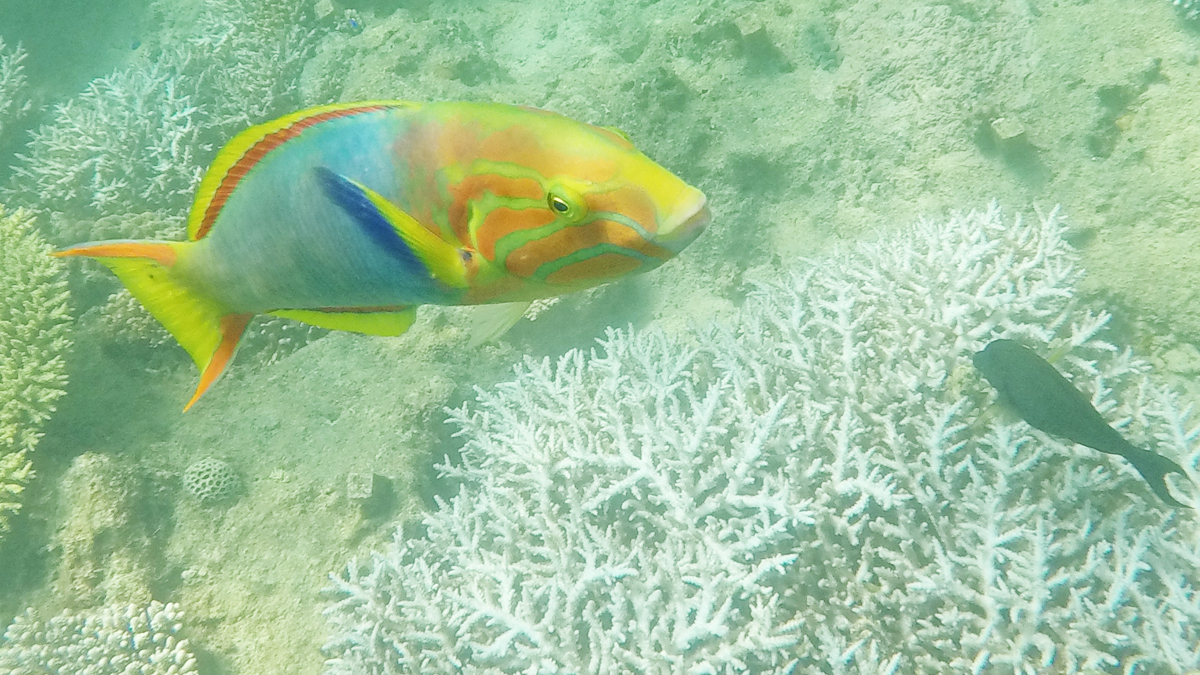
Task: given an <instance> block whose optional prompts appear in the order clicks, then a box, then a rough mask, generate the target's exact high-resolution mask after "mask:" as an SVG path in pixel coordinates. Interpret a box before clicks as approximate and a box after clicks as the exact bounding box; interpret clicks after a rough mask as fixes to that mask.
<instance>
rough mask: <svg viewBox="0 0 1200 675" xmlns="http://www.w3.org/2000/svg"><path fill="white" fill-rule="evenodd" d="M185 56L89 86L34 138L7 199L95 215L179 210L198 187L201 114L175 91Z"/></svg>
mask: <svg viewBox="0 0 1200 675" xmlns="http://www.w3.org/2000/svg"><path fill="white" fill-rule="evenodd" d="M183 59H184V56H183V55H181V54H179V53H178V52H175V51H170V50H168V51H166V52H165V53H164V55H163V57H162V59H161V60H160V61H156V62H154V63H150V64H145V65H141V64H139V65H135V66H130V67H128V68H125V69H124V70H119V71H117V72H115V73H113V74H112V75H109V76H107V77H102V78H98V79H96V80H93V81H92V82H91V83H90V84H89V85H88V88H87V90H86V91H84V92H83V94H81V95H80V96H79V97H77V98H75V99H73V100H71V101H68V102H67V103H64V104H62V105H59V106H58V107H57V109H56V110H55V113H54V120H53V121H52V122H51V123H49V124H45V125H43V126H42V127H41V128H39V129H38V130H37V131H35V132H34V133H33V138H32V140H31V141H30V143H29V147H28V154H27V155H25V156H20V159H21V163H20V164H18V165H17V166H16V167H14V169H13V170H14V173H15V174H16V178H17V180H16V182H15V186H14V187H13V189H12V190H11V192H10V194H12V195H15V196H18V197H19V196H20V195H22V194H24V195H37V196H38V199H39V201H38V203H37V204H36V206H37V207H38V208H45V209H49V210H53V211H68V212H71V213H75V214H89V215H93V216H100V215H105V214H111V213H129V212H134V211H141V210H150V209H168V210H169V209H176V210H179V209H182V208H183V207H184V206H185V205H186V204H187V203H188V200H189V199H190V197H191V195H192V191H193V189H194V188H195V186H196V184H197V183H199V181H200V176H201V173H202V169H203V167H201V166H200V162H199V161H198V159H197V153H198V151H199V150H200V148H199V147H198V146H199V143H198V138H199V133H200V121H199V110H198V108H197V106H196V105H195V103H194V102H193V98H192V96H190V95H189V94H188V93H185V92H184V91H183V90H182V88H181V87H180V86H179V83H178V78H177V73H178V69H179V67H180V66H181V63H182V61H183Z"/></svg>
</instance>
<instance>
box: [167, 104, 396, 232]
mask: <svg viewBox="0 0 1200 675" xmlns="http://www.w3.org/2000/svg"><path fill="white" fill-rule="evenodd" d="M418 105H419V104H417V103H409V102H407V101H360V102H357V103H334V104H331V105H322V106H317V107H315V108H308V109H307V110H301V111H299V112H294V113H292V114H290V115H284V116H283V117H280V118H279V119H276V120H272V121H270V122H266V123H264V124H259V125H257V126H253V127H250V128H249V129H246V130H245V131H243V132H242V133H240V134H238V135H237V136H234V137H233V140H231V141H229V143H227V144H226V145H225V147H224V148H222V149H221V152H220V153H218V154H217V158H216V159H215V160H213V163H212V166H210V167H208V171H207V172H206V173H205V174H204V179H203V180H201V181H200V188H199V189H198V190H196V198H195V200H194V201H193V202H192V210H191V212H190V213H189V214H188V239H189V240H190V241H196V240H198V239H203V238H204V236H205V235H206V234H208V231H209V230H210V229H211V228H212V226H213V222H215V221H216V219H217V214H218V213H220V212H221V208H222V207H224V206H225V202H226V200H228V199H229V195H230V194H232V193H233V190H234V189H235V188H236V187H237V185H238V183H239V182H240V181H241V180H242V177H243V176H245V175H246V173H247V172H248V171H249V170H250V168H251V167H253V166H254V165H255V164H257V163H258V161H259V160H261V159H262V158H263V157H265V156H266V154H267V153H268V152H270V151H271V150H273V149H275V148H277V147H279V146H280V145H282V144H283V143H284V142H286V141H288V140H291V139H293V138H295V137H297V136H299V135H300V133H301V132H303V131H304V130H305V129H307V128H309V127H312V126H314V125H316V124H320V123H321V122H324V121H326V120H330V119H335V118H338V117H346V116H348V115H355V114H358V113H365V112H374V111H376V110H383V109H385V108H412V107H416V106H418Z"/></svg>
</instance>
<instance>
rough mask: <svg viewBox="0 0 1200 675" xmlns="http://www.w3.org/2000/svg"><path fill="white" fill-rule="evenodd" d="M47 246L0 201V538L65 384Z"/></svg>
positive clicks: (53, 265) (64, 333)
mask: <svg viewBox="0 0 1200 675" xmlns="http://www.w3.org/2000/svg"><path fill="white" fill-rule="evenodd" d="M49 252H50V247H49V246H47V245H46V242H45V241H43V240H42V238H41V236H40V235H38V233H37V231H36V230H34V227H33V217H32V215H31V214H29V213H28V212H25V211H21V210H18V211H16V212H14V213H11V214H8V213H6V212H5V210H4V207H3V206H0V538H2V537H3V534H4V532H5V531H6V530H7V529H8V516H10V515H11V514H14V513H16V512H17V510H18V509H19V508H20V499H19V497H20V494H21V492H22V491H23V490H24V486H25V485H26V483H27V482H28V480H29V479H30V478H31V476H32V474H31V467H30V463H29V461H28V453H29V452H31V451H32V450H33V448H34V447H35V446H36V445H37V442H38V439H40V438H41V435H42V432H41V429H42V424H43V423H45V421H46V419H47V418H49V416H50V414H51V413H53V412H54V407H55V402H56V401H57V400H58V398H59V397H60V396H62V395H63V391H64V387H65V385H66V373H65V364H64V356H65V354H66V351H67V349H69V347H70V345H71V339H70V328H69V321H70V315H69V314H68V312H67V282H66V275H65V272H64V269H63V267H64V266H63V265H62V264H61V262H60V261H57V260H54V259H53V258H51V257H50V255H49Z"/></svg>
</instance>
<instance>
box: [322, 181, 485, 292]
mask: <svg viewBox="0 0 1200 675" xmlns="http://www.w3.org/2000/svg"><path fill="white" fill-rule="evenodd" d="M317 181H318V183H319V184H320V185H321V189H322V190H324V192H325V195H326V196H327V197H329V199H330V200H331V201H332V202H333V203H334V204H337V205H338V207H340V208H341V209H342V210H343V211H345V212H346V214H347V215H349V216H350V217H351V218H352V219H353V220H354V221H355V222H356V223H358V224H359V226H361V227H362V229H363V231H364V232H366V234H367V235H368V236H369V237H371V239H372V240H374V241H375V243H377V244H379V245H380V246H382V247H383V248H384V249H385V250H387V251H388V252H389V253H391V254H393V255H394V256H396V258H397V259H398V260H399V261H400V262H401V264H402V265H404V266H405V267H406V268H408V269H409V270H410V271H411V272H412V273H413V274H418V275H419V274H424V275H427V276H431V277H433V278H434V279H437V280H438V281H441V282H442V283H444V284H446V285H447V286H450V287H451V288H466V287H467V266H466V262H465V259H464V254H463V251H461V250H460V249H458V248H456V247H454V246H451V245H450V244H448V243H446V242H445V241H443V240H442V239H441V238H440V237H438V236H437V235H436V234H434V233H433V232H430V231H429V230H428V229H426V228H425V226H423V225H421V224H420V223H418V222H417V221H416V220H415V219H414V218H413V217H412V216H410V215H408V214H407V213H405V212H404V211H402V210H401V209H400V208H399V207H398V206H396V205H395V204H393V203H391V202H390V201H388V200H387V199H386V198H384V197H383V195H381V194H379V193H378V192H375V191H374V190H372V189H371V188H369V187H367V186H365V185H363V184H362V183H359V182H357V181H354V180H351V179H349V178H347V177H345V176H343V175H341V174H337V173H334V172H333V171H330V170H329V169H325V168H319V169H317Z"/></svg>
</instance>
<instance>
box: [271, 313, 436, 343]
mask: <svg viewBox="0 0 1200 675" xmlns="http://www.w3.org/2000/svg"><path fill="white" fill-rule="evenodd" d="M267 313H268V314H270V315H271V316H278V317H282V318H284V319H292V320H295V321H301V322H303V323H307V324H309V325H312V326H316V327H318V328H328V329H330V330H345V331H350V332H352V333H363V334H365V335H382V336H385V337H387V336H395V335H400V334H402V333H403V332H404V331H406V330H408V328H409V327H410V326H412V325H413V321H416V319H417V308H416V307H383V308H378V309H373V308H366V309H363V308H355V307H328V308H322V309H278V310H275V311H273V312H267Z"/></svg>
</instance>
